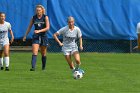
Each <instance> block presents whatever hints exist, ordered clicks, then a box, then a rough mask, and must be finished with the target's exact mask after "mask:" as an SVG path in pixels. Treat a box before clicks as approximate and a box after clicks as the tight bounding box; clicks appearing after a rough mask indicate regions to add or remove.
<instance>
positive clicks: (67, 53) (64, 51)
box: [62, 47, 78, 55]
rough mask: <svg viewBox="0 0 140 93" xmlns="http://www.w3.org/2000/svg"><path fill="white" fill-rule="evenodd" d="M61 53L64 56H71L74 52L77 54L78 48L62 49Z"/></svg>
mask: <svg viewBox="0 0 140 93" xmlns="http://www.w3.org/2000/svg"><path fill="white" fill-rule="evenodd" d="M62 51H63V53H64V55H73V53H74V52H78V47H72V48H67V47H62Z"/></svg>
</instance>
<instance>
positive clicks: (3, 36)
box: [0, 21, 11, 44]
mask: <svg viewBox="0 0 140 93" xmlns="http://www.w3.org/2000/svg"><path fill="white" fill-rule="evenodd" d="M9 30H11V24H10V23H8V22H6V21H5V22H4V24H0V44H3V43H4V42H9V39H8V31H9Z"/></svg>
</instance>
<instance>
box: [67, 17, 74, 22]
mask: <svg viewBox="0 0 140 93" xmlns="http://www.w3.org/2000/svg"><path fill="white" fill-rule="evenodd" d="M70 20H73V21H75V19H74V17H72V16H69V17H68V18H67V21H68V22H69V21H70Z"/></svg>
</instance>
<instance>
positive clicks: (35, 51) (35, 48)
mask: <svg viewBox="0 0 140 93" xmlns="http://www.w3.org/2000/svg"><path fill="white" fill-rule="evenodd" d="M38 49H39V44H32V60H31V65H32V68H31V69H30V70H31V71H34V70H35V66H36V60H37V55H38Z"/></svg>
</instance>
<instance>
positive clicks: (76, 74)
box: [73, 71, 83, 79]
mask: <svg viewBox="0 0 140 93" xmlns="http://www.w3.org/2000/svg"><path fill="white" fill-rule="evenodd" d="M82 77H83V73H82V72H81V71H74V72H73V78H74V79H81V78H82Z"/></svg>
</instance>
